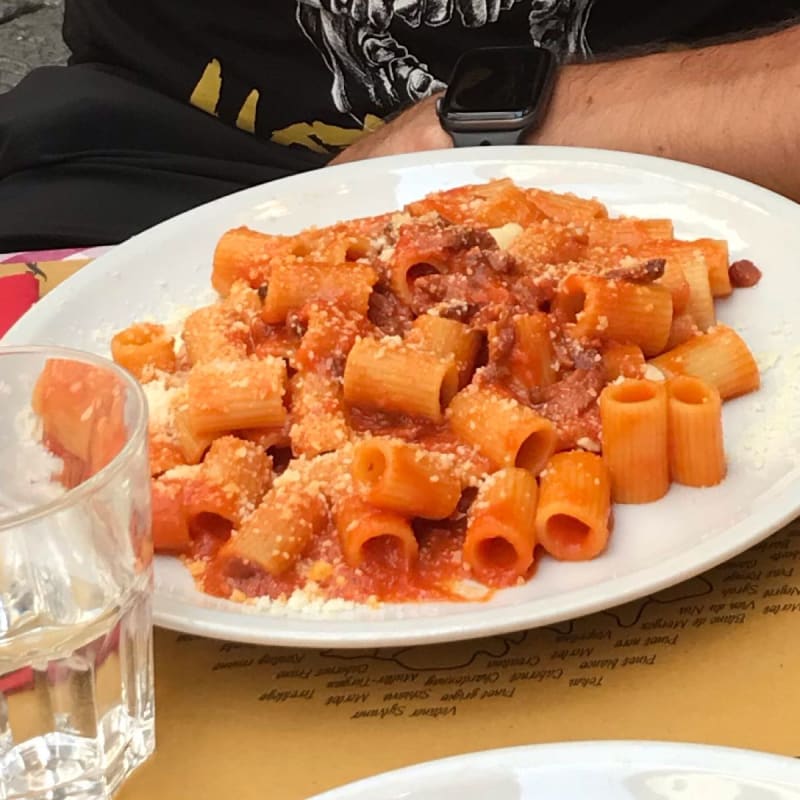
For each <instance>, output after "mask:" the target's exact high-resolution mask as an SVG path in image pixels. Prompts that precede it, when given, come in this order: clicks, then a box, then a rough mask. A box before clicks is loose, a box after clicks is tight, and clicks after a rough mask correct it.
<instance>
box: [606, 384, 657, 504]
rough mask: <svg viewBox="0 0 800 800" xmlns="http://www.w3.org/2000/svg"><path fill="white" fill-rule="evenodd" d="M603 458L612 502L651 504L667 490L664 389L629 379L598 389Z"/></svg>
mask: <svg viewBox="0 0 800 800" xmlns="http://www.w3.org/2000/svg"><path fill="white" fill-rule="evenodd" d="M600 421H601V424H602V427H603V459H604V460H605V462H606V466H607V467H608V470H609V472H610V474H611V487H612V497H613V500H614V502H616V503H651V502H653V501H654V500H658V499H659V498H660V497H663V496H664V495H665V494H666V493H667V490H668V489H669V460H668V456H667V391H666V387H665V386H664V383H663V381H662V382H656V381H647V380H636V379H633V378H628V379H625V380H623V381H620V382H619V383H612V384H609V385H608V386H606V388H605V389H603V391H602V392H601V394H600Z"/></svg>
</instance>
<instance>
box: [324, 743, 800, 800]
mask: <svg viewBox="0 0 800 800" xmlns="http://www.w3.org/2000/svg"><path fill="white" fill-rule="evenodd" d="M445 797H452V798H457V800H589V798H591V800H800V762H798V761H796V760H795V759H792V758H786V757H783V756H776V755H770V754H767V753H758V752H754V751H751V750H737V749H732V748H725V747H711V746H707V745H691V744H671V743H667V742H571V743H567V744H544V745H534V746H530V747H513V748H508V749H505V750H486V751H484V752H481V753H471V754H467V755H463V756H456V757H454V758H446V759H442V760H440V761H431V762H430V763H427V764H420V765H418V766H414V767H408V768H406V769H401V770H397V771H395V772H387V773H385V774H384V775H379V776H377V777H375V778H368V779H367V780H364V781H359V782H358V783H352V784H349V785H348V786H343V787H341V788H339V789H334V790H333V791H330V792H326V793H324V794H321V795H318V796H316V797H315V798H312V800H441V798H445Z"/></svg>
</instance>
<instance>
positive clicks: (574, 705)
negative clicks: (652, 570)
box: [0, 261, 800, 800]
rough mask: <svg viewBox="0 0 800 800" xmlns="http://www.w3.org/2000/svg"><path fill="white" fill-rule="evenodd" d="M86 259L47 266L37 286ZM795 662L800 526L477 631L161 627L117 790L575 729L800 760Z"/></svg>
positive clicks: (168, 792) (153, 795) (347, 771)
mask: <svg viewBox="0 0 800 800" xmlns="http://www.w3.org/2000/svg"><path fill="white" fill-rule="evenodd" d="M85 263H88V262H86V261H64V262H47V263H44V262H39V263H38V264H37V268H38V269H39V270H40V272H41V273H42V274H37V277H38V278H39V282H40V287H41V293H42V295H44V294H46V293H47V292H48V291H50V290H51V289H52V288H54V287H55V286H56V285H58V283H60V282H62V281H63V280H64V279H66V278H67V277H68V276H69V275H71V274H73V273H74V272H75V271H77V270H78V269H79V268H80V267H81V266H83V265H84V264H85ZM25 269H30V267H28V266H27V265H25V264H5V265H0V276H2V275H6V274H14V273H16V272H21V271H23V270H25ZM34 272H35V271H34ZM35 274H36V273H35ZM45 276H46V277H47V279H46V280H45ZM798 663H800V520H799V521H796V522H795V523H793V524H792V525H790V526H789V527H787V528H786V529H784V530H783V531H781V532H779V533H777V534H775V535H774V536H772V537H771V538H770V539H768V540H767V541H765V542H763V543H762V544H760V545H758V546H756V547H755V548H753V549H751V550H750V551H748V552H746V553H744V554H742V555H741V556H739V557H738V558H735V559H734V560H732V561H730V562H728V563H727V564H724V565H722V566H720V567H717V568H716V569H714V570H712V571H710V572H708V573H706V574H704V575H702V576H700V577H697V578H693V579H691V580H688V581H686V582H684V583H681V584H679V585H678V586H675V587H673V588H671V589H667V590H665V591H663V592H659V593H658V594H656V595H653V596H651V597H647V598H644V599H642V600H638V601H635V602H632V603H628V604H626V605H624V606H620V607H618V608H615V609H612V610H610V611H606V612H601V613H599V614H594V615H592V616H589V617H585V618H583V619H580V620H576V621H573V622H567V623H563V624H560V625H555V626H552V627H548V628H543V629H539V630H534V631H527V632H519V633H513V634H508V635H504V636H497V637H492V638H488V639H481V640H475V641H472V642H461V643H454V644H446V645H438V646H435V647H416V648H390V649H380V650H364V651H349V650H340V651H337V650H324V651H316V650H293V649H288V648H263V647H255V646H250V645H239V644H234V643H228V642H218V641H213V640H208V639H201V638H197V637H192V636H185V635H180V634H175V633H172V632H169V631H164V630H157V631H156V670H157V672H156V693H157V736H158V752H157V754H156V756H155V757H154V758H153V759H152V760H151V761H150V762H149V763H148V764H147V765H146V766H145V767H143V768H142V769H141V770H140V771H139V772H138V773H137V774H136V775H135V776H134V777H133V778H132V779H131V780H130V781H129V782H128V783H127V784H126V786H125V787H124V788H123V790H122V791H121V792H120V794H119V798H120V800H173V799H174V798H184V797H191V798H193V800H218V799H219V798H227V797H231V798H236V800H264V798H276V799H279V800H300V799H301V798H307V797H308V796H310V795H312V794H315V793H317V792H321V791H324V790H327V789H330V788H333V787H335V786H338V785H341V784H343V783H346V782H348V781H351V780H357V779H359V778H364V777H367V776H370V775H374V774H377V773H380V772H384V771H386V770H389V769H395V768H398V767H402V766H407V765H410V764H415V763H419V762H422V761H427V760H431V759H435V758H441V757H444V756H449V755H457V754H460V753H466V752H474V751H479V750H484V749H488V748H494V747H506V746H512V745H522V744H533V743H537V742H552V741H566V740H579V739H660V740H673V741H688V742H703V743H709V744H720V745H730V746H737V747H747V748H753V749H757V750H767V751H771V752H775V753H782V754H785V755H792V756H800V725H798V724H797V711H798V709H800V680H798V679H797V667H796V665H797V664H798Z"/></svg>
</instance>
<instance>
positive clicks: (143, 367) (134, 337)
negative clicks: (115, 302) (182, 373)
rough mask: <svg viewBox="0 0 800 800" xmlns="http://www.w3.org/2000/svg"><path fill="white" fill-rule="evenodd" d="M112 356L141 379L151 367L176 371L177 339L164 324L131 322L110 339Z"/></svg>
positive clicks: (163, 370) (165, 370) (164, 370)
mask: <svg viewBox="0 0 800 800" xmlns="http://www.w3.org/2000/svg"><path fill="white" fill-rule="evenodd" d="M111 357H112V358H113V359H114V361H116V362H117V364H119V365H120V366H122V367H125V369H127V370H128V371H129V372H132V373H133V374H134V375H135V376H136V377H137V378H139V379H140V380H141V379H142V378H146V377H147V374H146V372H147V370H148V369H149V370H151V371H154V370H160V371H162V372H174V371H175V339H174V338H173V337H172V336H168V335H167V332H166V329H165V328H164V326H163V325H153V324H151V323H147V322H142V323H139V324H137V325H131V326H130V327H129V328H125V330H124V331H120V332H119V333H118V334H117V335H116V336H114V338H113V339H112V340H111Z"/></svg>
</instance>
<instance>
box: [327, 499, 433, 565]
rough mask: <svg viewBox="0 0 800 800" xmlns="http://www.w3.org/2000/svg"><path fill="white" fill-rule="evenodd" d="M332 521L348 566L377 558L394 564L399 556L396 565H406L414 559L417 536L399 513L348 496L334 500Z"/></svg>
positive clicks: (417, 550)
mask: <svg viewBox="0 0 800 800" xmlns="http://www.w3.org/2000/svg"><path fill="white" fill-rule="evenodd" d="M334 521H335V523H336V530H337V532H338V533H339V543H340V544H341V546H342V554H343V555H344V559H345V561H346V562H347V563H348V564H349V565H350V566H351V567H357V566H359V565H360V564H361V563H362V562H363V561H365V560H367V561H368V560H371V559H379V560H382V561H384V562H385V563H393V564H394V563H396V561H397V560H399V562H400V563H399V564H398V565H397V566H399V567H400V568H401V569H407V568H408V566H409V565H411V564H412V563H414V562H415V561H416V560H417V555H418V553H419V546H418V544H417V539H416V537H415V536H414V531H413V529H412V528H411V523H410V522H409V520H408V518H407V517H405V516H403V515H402V514H398V513H396V512H395V511H387V510H385V509H382V508H375V507H374V506H371V505H369V504H368V503H365V502H364V501H363V500H360V499H359V498H358V497H348V498H343V499H342V500H341V501H340V502H339V503H338V504H337V506H336V509H335V511H334Z"/></svg>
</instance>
